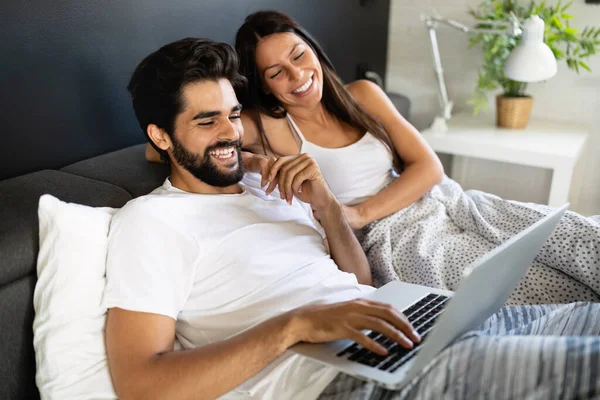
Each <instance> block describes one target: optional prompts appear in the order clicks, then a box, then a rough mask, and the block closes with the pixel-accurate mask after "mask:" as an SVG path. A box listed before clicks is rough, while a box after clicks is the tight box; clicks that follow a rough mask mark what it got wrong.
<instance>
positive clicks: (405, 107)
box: [387, 93, 410, 121]
mask: <svg viewBox="0 0 600 400" xmlns="http://www.w3.org/2000/svg"><path fill="white" fill-rule="evenodd" d="M387 95H388V97H389V98H390V100H391V101H392V103H394V105H395V106H396V109H397V110H398V112H400V114H401V115H402V116H403V117H404V118H406V120H407V121H410V100H409V99H408V97H406V96H404V95H401V94H398V93H387Z"/></svg>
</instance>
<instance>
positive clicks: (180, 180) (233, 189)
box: [169, 168, 243, 194]
mask: <svg viewBox="0 0 600 400" xmlns="http://www.w3.org/2000/svg"><path fill="white" fill-rule="evenodd" d="M169 180H170V181H171V185H173V187H175V188H177V189H179V190H183V191H184V192H187V193H195V194H240V193H242V191H243V190H242V187H241V186H240V185H239V184H237V183H236V184H234V185H231V186H226V187H218V186H211V185H209V184H207V183H205V182H202V181H201V180H200V179H198V178H196V177H195V176H193V175H192V174H190V173H189V172H188V171H180V170H179V169H178V168H171V176H170V178H169Z"/></svg>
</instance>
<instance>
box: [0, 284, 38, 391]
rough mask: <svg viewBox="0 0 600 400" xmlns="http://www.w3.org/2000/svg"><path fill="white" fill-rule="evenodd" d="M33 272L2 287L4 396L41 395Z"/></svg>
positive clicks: (0, 377)
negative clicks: (37, 375)
mask: <svg viewBox="0 0 600 400" xmlns="http://www.w3.org/2000/svg"><path fill="white" fill-rule="evenodd" d="M35 281H36V278H35V276H34V275H29V276H27V277H25V278H22V279H19V280H18V281H16V282H13V283H12V284H10V285H8V286H4V287H2V288H0V321H2V322H1V324H2V325H1V326H2V329H0V355H2V356H1V357H0V399H6V400H17V399H18V400H21V399H27V400H30V399H38V398H39V394H38V390H37V387H36V386H35V353H34V351H33V328H32V326H33V289H34V287H35Z"/></svg>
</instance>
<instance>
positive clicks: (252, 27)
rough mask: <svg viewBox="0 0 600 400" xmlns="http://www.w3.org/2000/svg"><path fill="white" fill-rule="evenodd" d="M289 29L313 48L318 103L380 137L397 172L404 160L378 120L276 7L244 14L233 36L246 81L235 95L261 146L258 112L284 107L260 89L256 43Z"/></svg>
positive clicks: (276, 112) (274, 113)
mask: <svg viewBox="0 0 600 400" xmlns="http://www.w3.org/2000/svg"><path fill="white" fill-rule="evenodd" d="M283 32H292V33H294V34H296V35H297V36H299V37H300V38H301V39H302V40H304V41H305V42H306V43H307V44H308V45H309V46H310V47H311V48H312V50H313V51H314V52H315V54H316V55H317V57H318V59H319V62H320V63H321V67H322V69H323V81H324V82H323V97H322V100H321V101H322V103H323V105H324V106H325V109H326V110H327V111H328V112H329V113H331V114H332V115H334V116H335V117H336V118H337V119H338V120H340V121H343V122H345V123H346V124H348V125H350V126H352V127H355V128H358V129H359V130H360V131H361V132H362V134H363V135H364V134H365V133H366V132H370V133H371V134H372V135H373V136H375V137H376V138H377V139H378V140H379V141H381V142H382V143H383V144H384V145H385V146H386V147H387V148H388V150H389V151H390V152H391V154H392V157H393V161H394V168H395V169H396V171H397V172H401V171H402V170H403V168H404V163H403V162H402V160H401V159H400V157H399V156H398V154H397V153H396V151H395V150H394V146H393V145H392V142H391V140H390V137H389V136H388V135H387V133H386V132H385V129H384V128H383V126H382V125H381V123H380V122H379V121H378V120H377V119H376V118H374V117H372V116H370V115H369V114H368V113H367V112H365V110H363V108H362V107H361V106H360V105H359V104H358V103H357V102H356V101H355V100H354V99H353V98H352V96H351V95H350V93H348V91H347V90H346V88H345V87H344V83H343V82H342V80H341V79H340V77H339V76H338V74H337V72H336V70H335V68H334V67H333V64H332V63H331V61H330V60H329V58H328V57H327V55H326V54H325V52H324V51H323V49H322V48H321V46H319V44H318V43H317V41H316V40H315V39H313V37H312V36H311V35H310V34H309V33H308V32H306V31H305V30H304V28H302V27H301V26H300V25H298V24H297V23H296V22H295V21H294V20H293V19H292V18H290V17H288V16H287V15H285V14H282V13H280V12H277V11H259V12H256V13H254V14H250V15H249V16H248V17H246V20H245V22H244V24H243V25H242V26H241V27H240V29H239V30H238V32H237V35H236V38H235V49H236V50H237V52H238V55H239V56H240V72H241V73H242V75H244V76H245V77H246V78H247V79H248V85H247V86H246V87H245V88H243V89H241V90H239V91H238V98H239V99H240V101H241V102H242V104H243V105H244V107H246V108H248V109H250V110H251V111H253V113H254V114H253V117H254V119H255V121H256V124H257V126H258V130H259V132H260V136H261V140H262V144H263V150H264V151H265V153H266V148H267V146H268V147H269V148H271V146H270V145H269V139H268V137H267V136H266V134H265V130H264V126H263V124H262V120H261V118H260V113H264V114H266V115H269V116H271V117H274V118H284V117H285V116H286V111H285V110H284V109H283V108H282V107H281V105H280V104H279V101H278V100H277V99H276V98H275V96H273V95H272V94H267V93H265V92H264V91H263V90H261V87H262V84H261V80H260V79H261V78H260V75H259V73H258V69H257V67H256V59H255V54H256V47H257V45H258V41H259V40H260V39H261V38H263V37H266V36H269V35H272V34H274V33H283Z"/></svg>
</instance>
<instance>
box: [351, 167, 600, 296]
mask: <svg viewBox="0 0 600 400" xmlns="http://www.w3.org/2000/svg"><path fill="white" fill-rule="evenodd" d="M550 211H551V208H549V207H547V206H544V205H539V204H533V203H522V202H517V201H509V200H504V199H501V198H500V197H497V196H494V195H491V194H489V193H484V192H480V191H476V190H469V191H463V190H462V188H461V187H460V185H459V184H458V183H456V182H455V181H453V180H452V179H450V178H448V177H445V178H444V180H443V181H442V183H440V184H439V185H436V186H434V187H433V189H431V191H429V192H428V193H427V194H426V195H425V196H423V197H422V198H421V199H420V200H419V201H417V202H415V203H413V204H412V205H411V206H409V207H407V208H405V209H403V210H400V211H398V212H396V213H395V214H392V215H390V216H388V217H386V218H383V219H381V220H379V221H376V222H373V223H371V224H369V225H367V226H366V227H365V228H363V229H362V231H360V232H357V236H358V238H359V240H360V242H361V244H362V246H363V249H364V250H365V252H366V254H367V257H368V259H369V263H370V265H371V269H372V273H373V280H374V284H375V286H377V287H379V286H381V285H383V284H385V283H387V282H389V281H391V280H393V279H400V280H402V281H404V282H410V283H415V284H420V285H425V286H430V287H435V288H439V289H448V290H456V289H457V287H458V284H459V282H460V279H461V276H462V272H463V270H464V269H465V267H467V266H468V265H469V264H470V263H471V262H472V261H474V260H475V259H477V258H478V257H480V256H482V255H483V254H485V253H487V252H489V251H490V250H492V249H493V248H495V247H496V246H498V245H499V244H501V243H502V242H504V241H506V240H507V239H509V238H510V237H511V236H513V235H515V234H516V233H518V232H520V231H521V230H523V229H525V228H526V227H527V226H529V225H531V224H533V223H535V222H536V221H538V220H539V219H540V218H542V217H543V216H544V215H545V214H547V213H548V212H550ZM599 270H600V216H594V217H583V216H581V215H579V214H576V213H574V212H569V211H568V212H567V213H566V214H565V216H564V217H563V218H562V219H561V221H560V222H559V225H558V227H557V228H556V230H555V231H554V233H553V234H552V235H551V237H550V238H549V240H548V241H547V242H546V244H545V245H544V246H543V248H542V250H541V251H540V253H539V254H538V256H537V257H536V258H535V260H534V263H533V264H532V266H531V268H530V269H529V272H528V273H527V275H526V276H525V277H524V278H523V280H522V281H521V282H520V283H519V285H518V287H517V288H516V289H515V291H514V293H513V294H512V296H511V298H510V299H509V302H508V303H507V304H560V303H568V302H573V301H593V302H599V301H600V271H599ZM491 284H493V282H490V285H491Z"/></svg>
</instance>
